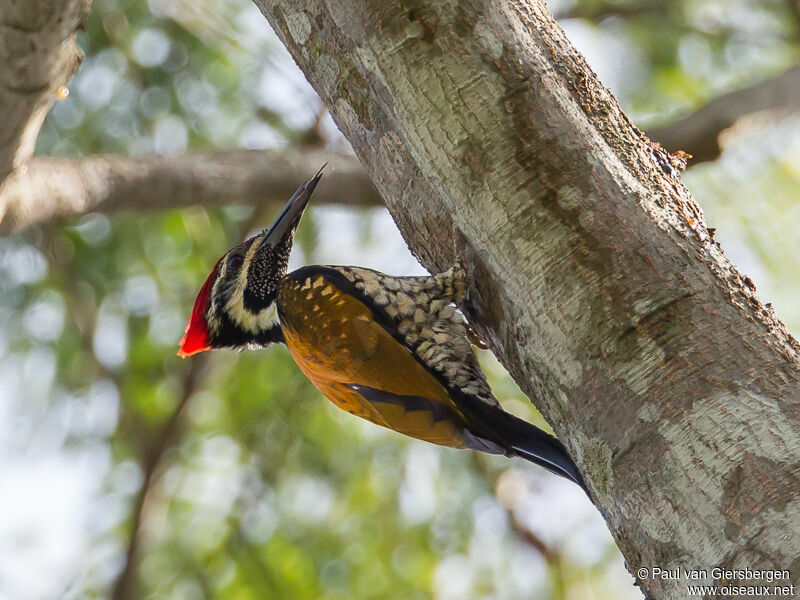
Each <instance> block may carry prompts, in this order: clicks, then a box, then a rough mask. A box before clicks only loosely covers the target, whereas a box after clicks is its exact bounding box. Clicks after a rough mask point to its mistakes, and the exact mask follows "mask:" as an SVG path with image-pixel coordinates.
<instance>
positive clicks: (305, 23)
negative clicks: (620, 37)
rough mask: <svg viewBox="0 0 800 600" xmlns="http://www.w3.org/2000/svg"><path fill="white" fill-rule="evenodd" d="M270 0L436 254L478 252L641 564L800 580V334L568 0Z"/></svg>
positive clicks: (413, 228) (515, 352) (565, 431)
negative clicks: (601, 57) (608, 85)
mask: <svg viewBox="0 0 800 600" xmlns="http://www.w3.org/2000/svg"><path fill="white" fill-rule="evenodd" d="M256 4H258V5H259V6H260V8H261V10H262V12H263V13H264V14H265V15H266V17H267V19H268V20H269V21H270V23H271V24H272V26H273V27H274V28H275V30H276V31H277V33H278V35H279V36H280V37H281V38H282V39H283V41H284V43H285V44H286V45H287V47H288V48H289V50H290V51H291V52H292V54H293V55H294V57H295V59H296V60H297V62H298V64H299V65H300V67H301V68H302V69H303V71H304V72H305V73H306V75H307V77H308V79H309V81H310V82H311V83H312V84H313V85H314V87H315V88H316V89H317V91H318V92H319V93H320V96H321V97H322V98H323V100H324V101H325V103H326V104H327V105H328V107H329V108H330V109H331V111H332V113H333V115H334V118H335V119H336V122H337V123H338V125H339V127H340V128H341V130H342V131H343V132H344V134H345V135H346V136H347V137H348V139H349V140H350V142H351V144H352V145H353V147H354V149H355V150H356V152H357V154H358V155H359V157H360V158H361V160H362V162H363V163H364V165H365V166H366V168H367V170H368V171H369V173H370V174H371V175H372V177H373V180H374V181H375V182H376V184H377V186H378V188H379V190H380V191H381V193H382V195H383V197H384V199H385V200H386V202H387V204H388V206H389V209H390V211H391V212H392V214H393V216H394V218H395V220H396V221H397V223H398V225H399V227H400V229H401V231H402V232H403V234H404V235H405V236H406V239H407V240H408V242H409V244H410V246H411V248H412V249H413V251H414V252H415V254H416V255H417V256H418V257H419V258H420V260H421V261H422V262H423V264H424V265H426V266H427V267H428V268H430V269H431V270H434V271H437V270H441V269H444V268H445V267H447V266H448V265H449V264H450V263H451V262H452V260H453V258H454V253H455V252H456V250H455V248H456V247H457V246H459V245H464V244H466V245H468V246H470V247H471V248H472V250H473V251H474V253H475V256H476V257H477V262H478V264H477V271H476V280H477V285H476V286H475V287H474V288H473V290H472V294H471V301H470V302H469V303H468V305H467V306H466V307H465V309H466V311H467V314H468V315H469V317H470V319H471V320H472V321H473V322H474V323H475V324H476V326H477V329H478V330H479V333H480V334H481V335H482V336H483V337H484V339H486V341H487V342H489V344H490V346H491V347H492V349H493V350H494V351H495V353H496V354H497V355H498V357H499V358H500V359H501V360H502V362H503V363H504V364H505V366H506V367H507V368H508V370H509V371H510V372H511V374H512V375H513V376H514V377H515V379H516V380H517V382H518V383H519V384H520V385H521V387H522V389H523V390H524V391H525V392H526V393H527V394H528V395H529V396H530V397H531V398H533V399H534V401H535V402H536V405H537V406H538V407H539V409H540V410H541V411H542V413H543V414H544V415H545V417H546V418H547V419H548V420H549V421H550V423H551V424H552V425H553V427H554V429H555V431H556V432H557V433H558V435H559V436H560V437H561V438H562V439H563V440H564V441H565V442H566V444H567V445H568V447H569V448H570V449H571V451H572V453H573V455H574V456H575V458H576V460H577V462H578V464H579V465H580V466H581V468H582V470H583V472H584V473H585V475H586V478H587V480H588V483H589V486H590V487H591V488H592V490H593V492H594V495H595V498H596V501H597V503H598V505H599V507H600V509H601V511H602V512H603V514H604V516H605V517H606V519H607V521H608V523H609V526H610V528H611V531H612V532H613V534H614V536H615V537H616V539H617V541H618V543H619V546H620V548H621V549H622V552H623V553H624V555H625V557H626V559H627V561H628V566H629V568H630V569H631V571H632V572H633V573H634V574H636V572H637V569H638V568H640V567H655V566H657V567H661V568H677V567H680V568H686V569H691V568H706V569H711V568H712V567H715V566H723V567H749V568H762V569H764V568H766V569H779V568H783V569H793V570H794V572H795V573H800V559H799V558H798V557H799V556H800V495H799V494H798V490H800V429H799V428H798V424H800V392H799V391H798V389H799V388H798V380H800V361H798V345H797V343H796V342H795V341H794V340H793V339H792V338H791V336H789V335H788V333H787V332H786V330H785V328H784V327H783V325H782V324H781V323H780V322H779V321H778V320H777V318H776V317H775V316H774V315H773V314H772V312H771V310H770V309H768V308H765V307H764V306H763V305H762V304H761V302H760V301H759V300H758V298H757V297H756V294H755V289H754V286H753V284H752V282H751V281H750V280H749V279H748V278H746V277H744V276H743V275H740V274H739V273H738V272H737V271H736V269H735V268H734V267H733V266H732V265H731V264H730V263H729V262H728V261H727V260H726V259H725V257H724V256H723V254H722V251H721V249H720V248H719V246H718V245H717V244H716V243H715V242H714V240H713V237H712V236H711V235H709V232H708V230H707V229H706V226H705V223H704V220H703V215H702V212H701V210H700V208H699V207H698V206H697V204H696V203H695V202H694V200H693V199H692V198H691V196H690V194H689V193H688V192H687V191H686V189H685V188H684V187H683V185H682V184H681V181H680V178H679V174H678V172H677V171H676V170H675V168H674V166H673V164H672V161H671V157H670V156H669V155H667V154H665V153H664V152H663V151H662V150H659V149H657V148H654V147H653V146H652V145H651V144H650V143H649V142H648V140H647V139H646V138H645V137H644V136H643V135H642V134H641V133H640V132H639V131H638V130H637V129H636V128H635V127H633V126H632V125H631V123H630V122H629V121H628V119H627V118H626V116H625V115H624V114H623V113H622V112H621V111H620V109H619V107H618V106H617V104H616V102H615V100H614V98H613V97H612V96H611V95H610V94H609V93H608V91H607V90H606V89H604V88H603V87H602V86H601V85H600V84H599V83H598V81H597V79H596V77H595V76H594V74H593V73H592V72H591V70H590V69H589V68H588V66H587V65H586V63H585V61H584V60H583V58H582V57H581V56H580V55H579V54H578V53H577V51H575V49H574V48H573V47H572V46H571V45H570V44H569V42H568V40H567V39H566V37H565V36H564V34H563V32H562V31H561V29H560V28H559V27H558V25H557V24H556V23H555V21H554V20H553V19H552V17H551V15H550V14H549V13H548V11H547V9H546V8H545V5H544V2H543V1H541V0H527V1H523V0H516V1H514V0H493V1H485V2H480V1H475V0H472V1H470V0H463V1H461V2H446V1H444V0H431V1H428V2H416V1H407V2H403V3H400V2H398V1H396V0H395V1H383V2H367V1H365V0H329V1H327V2H316V1H311V0H275V1H266V0H256ZM710 583H713V582H710ZM641 584H642V586H643V587H644V589H645V590H646V591H647V592H648V594H649V595H652V596H654V597H657V598H685V597H686V596H687V592H686V588H685V585H684V583H683V582H681V581H672V580H659V579H643V580H641Z"/></svg>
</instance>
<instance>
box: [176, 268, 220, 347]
mask: <svg viewBox="0 0 800 600" xmlns="http://www.w3.org/2000/svg"><path fill="white" fill-rule="evenodd" d="M221 261H222V259H219V260H218V261H217V264H215V265H214V268H213V269H212V270H211V274H210V275H209V276H208V279H206V282H205V283H204V284H203V287H201V288H200V292H198V294H197V299H196V300H195V301H194V308H193V309H192V316H191V317H190V318H189V322H188V323H187V324H186V329H185V333H186V335H184V336H183V337H182V338H181V341H180V342H179V343H180V345H181V347H180V350H178V356H180V357H181V358H186V357H187V356H191V355H192V354H197V353H198V352H203V351H204V350H210V349H211V339H210V337H209V333H208V325H206V311H207V310H208V303H209V301H210V298H211V288H212V287H213V286H214V279H216V277H217V271H219V263H220V262H221Z"/></svg>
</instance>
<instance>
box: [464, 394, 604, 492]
mask: <svg viewBox="0 0 800 600" xmlns="http://www.w3.org/2000/svg"><path fill="white" fill-rule="evenodd" d="M469 404H470V407H469V408H470V410H469V412H470V413H471V416H474V418H475V421H476V423H479V424H480V425H479V426H478V427H475V429H473V431H472V433H473V434H474V435H476V436H478V437H481V438H486V439H491V440H492V441H493V442H495V443H497V444H499V445H500V446H502V447H503V448H504V449H505V451H506V455H507V456H519V457H521V458H524V459H525V460H529V461H530V462H532V463H535V464H537V465H539V466H541V467H544V468H545V469H547V470H548V471H550V472H551V473H555V474H556V475H561V476H562V477H566V478H567V479H569V480H570V481H574V482H575V483H577V484H578V485H579V486H581V489H583V491H584V492H586V495H587V496H588V495H589V490H587V489H586V484H585V483H584V482H583V477H581V474H580V472H579V471H578V467H577V465H576V464H575V463H574V462H573V460H572V459H571V458H570V456H569V454H568V453H567V449H566V448H565V447H564V444H562V443H561V442H559V441H558V440H557V439H556V438H555V437H553V436H552V435H549V434H547V433H545V432H544V431H542V430H541V429H539V428H538V427H536V426H534V425H531V424H530V423H528V422H527V421H523V420H522V419H518V418H517V417H515V416H514V415H511V414H509V413H507V412H505V411H504V410H503V409H501V408H497V407H494V406H491V405H489V404H486V403H484V402H482V401H480V400H477V399H474V400H473V401H472V402H469ZM470 429H472V427H470ZM590 497H591V496H590Z"/></svg>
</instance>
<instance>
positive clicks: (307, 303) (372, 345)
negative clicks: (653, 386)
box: [178, 170, 588, 493]
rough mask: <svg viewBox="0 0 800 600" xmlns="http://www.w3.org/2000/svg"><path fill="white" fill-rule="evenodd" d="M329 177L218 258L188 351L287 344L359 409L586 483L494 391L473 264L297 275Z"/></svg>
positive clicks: (197, 307) (445, 442)
mask: <svg viewBox="0 0 800 600" xmlns="http://www.w3.org/2000/svg"><path fill="white" fill-rule="evenodd" d="M321 177H322V170H320V172H319V173H317V175H316V176H315V177H314V178H312V179H311V180H309V181H307V182H305V183H304V184H303V185H301V186H300V188H298V190H297V191H296V192H295V194H294V195H293V196H292V197H291V199H290V200H289V202H288V203H287V204H286V206H285V207H284V208H283V210H282V211H281V212H280V214H279V215H278V217H277V218H276V219H275V221H274V223H273V224H272V226H271V227H270V228H269V229H265V230H264V231H262V232H261V233H259V234H257V235H255V236H253V237H251V238H249V239H248V240H246V241H244V242H242V243H241V244H239V245H238V246H234V247H233V248H231V249H230V250H229V251H228V252H227V253H225V254H224V255H223V256H222V257H221V258H220V259H219V260H218V261H217V263H216V264H215V265H214V268H213V269H212V270H211V274H210V275H209V276H208V278H207V279H206V281H205V283H204V284H203V286H202V287H201V289H200V292H199V293H198V295H197V299H196V300H195V303H194V308H193V310H192V314H191V317H190V319H189V322H188V324H187V325H186V335H185V336H184V337H183V338H182V339H181V341H180V350H179V351H178V355H179V356H181V357H184V358H185V357H188V356H191V355H193V354H196V353H198V352H202V351H205V350H210V349H215V348H234V349H240V350H242V349H257V348H263V347H265V346H268V345H270V344H273V343H283V344H285V345H286V347H287V348H288V350H289V352H290V354H291V355H292V357H293V358H294V360H295V362H296V363H297V365H298V366H299V367H300V370H301V371H302V372H303V373H304V374H305V375H306V377H308V379H310V380H311V382H312V383H313V384H314V385H315V386H316V387H317V388H318V389H319V390H320V391H321V392H322V393H323V394H324V395H325V396H327V397H328V398H329V399H330V400H331V401H332V402H333V403H334V404H335V405H336V406H338V407H339V408H341V409H344V410H346V411H347V412H349V413H352V414H354V415H357V416H359V417H362V418H364V419H367V420H368V421H371V422H373V423H376V424H377V425H381V426H383V427H388V428H389V429H393V430H394V431H398V432H400V433H403V434H405V435H408V436H411V437H413V438H417V439H420V440H425V441H427V442H432V443H434V444H439V445H442V446H449V447H452V448H467V449H472V450H479V451H482V452H488V453H490V454H505V455H507V456H519V457H522V458H525V459H527V460H529V461H531V462H533V463H535V464H538V465H541V466H542V467H544V468H545V469H547V470H549V471H551V472H553V473H556V474H558V475H561V476H563V477H566V478H567V479H570V480H571V481H573V482H575V483H577V484H578V485H579V486H581V488H583V489H584V490H586V487H585V485H584V483H583V479H582V478H581V475H580V473H579V472H578V469H577V467H576V465H575V463H574V462H573V461H572V459H571V458H570V457H569V455H568V454H567V451H566V449H565V447H564V446H563V444H562V443H561V442H559V441H558V440H557V439H556V438H555V437H553V436H551V435H549V434H547V433H545V432H544V431H542V430H540V429H538V428H537V427H535V426H533V425H531V424H530V423H527V422H525V421H523V420H521V419H518V418H517V417H515V416H513V415H511V414H509V413H507V412H505V411H504V410H503V409H502V408H501V407H500V404H499V403H498V401H497V400H496V399H495V397H494V396H493V395H492V392H491V389H490V388H489V385H488V384H487V382H486V377H485V376H484V374H483V371H482V370H481V367H480V365H479V364H478V361H477V358H476V356H475V353H474V352H473V349H472V346H471V344H470V341H469V338H468V329H467V324H466V322H465V321H464V319H463V317H462V316H461V314H460V313H459V312H458V311H457V310H456V307H455V303H457V302H460V301H461V300H463V299H464V297H465V295H466V293H467V289H468V287H469V285H470V279H471V275H470V272H469V269H468V268H467V266H466V264H465V263H464V262H457V263H456V264H455V265H454V266H453V267H452V268H451V269H449V270H448V271H445V272H443V273H439V274H438V275H433V276H423V277H392V276H389V275H385V274H383V273H379V272H378V271H373V270H371V269H364V268H359V267H350V266H322V265H310V266H306V267H302V268H300V269H297V270H296V271H293V272H291V273H287V271H288V262H289V252H290V251H291V248H292V243H293V241H294V234H295V230H296V229H297V225H298V223H299V222H300V218H301V217H302V215H303V211H304V210H305V208H306V206H307V205H308V202H309V200H310V199H311V195H312V193H313V192H314V189H315V188H316V186H317V184H318V183H319V181H320V178H321ZM587 493H588V492H587Z"/></svg>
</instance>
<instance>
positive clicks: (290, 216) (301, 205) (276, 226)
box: [258, 163, 328, 250]
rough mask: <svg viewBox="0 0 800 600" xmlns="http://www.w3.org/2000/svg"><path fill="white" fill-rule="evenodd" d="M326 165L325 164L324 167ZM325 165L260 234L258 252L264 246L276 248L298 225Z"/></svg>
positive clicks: (299, 189)
mask: <svg viewBox="0 0 800 600" xmlns="http://www.w3.org/2000/svg"><path fill="white" fill-rule="evenodd" d="M327 164H328V163H325V165H327ZM325 165H322V168H321V169H320V170H319V171H318V172H317V174H316V175H314V177H312V178H311V179H309V180H308V181H306V182H305V183H304V184H303V185H301V186H300V187H299V188H297V191H296V192H295V193H294V194H293V195H292V197H291V198H289V201H288V202H287V203H286V206H284V207H283V210H282V211H281V213H280V214H279V215H278V216H277V218H276V219H275V221H274V222H273V223H272V225H271V226H270V228H269V229H267V230H265V232H264V233H262V234H261V235H262V236H263V237H262V239H261V242H260V243H259V245H258V250H261V249H262V248H263V247H264V245H265V244H266V245H269V246H270V247H272V248H276V247H277V246H278V244H279V243H280V242H281V240H282V239H284V237H286V235H287V234H290V232H294V230H295V228H296V227H297V225H298V223H300V218H301V217H302V216H303V211H305V209H306V206H308V202H309V201H310V200H311V195H312V194H313V193H314V188H316V187H317V184H318V183H319V180H320V179H322V169H324V168H325Z"/></svg>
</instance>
